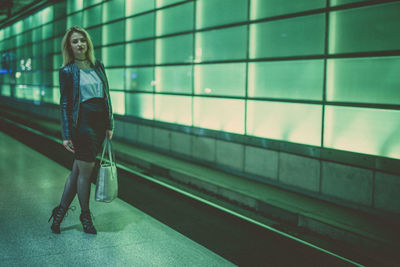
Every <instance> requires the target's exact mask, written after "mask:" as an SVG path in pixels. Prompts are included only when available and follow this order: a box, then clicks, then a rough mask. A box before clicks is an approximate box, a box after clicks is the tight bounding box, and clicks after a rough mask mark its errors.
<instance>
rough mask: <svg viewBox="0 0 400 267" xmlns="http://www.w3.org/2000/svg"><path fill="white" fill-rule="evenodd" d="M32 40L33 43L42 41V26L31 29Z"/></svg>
mask: <svg viewBox="0 0 400 267" xmlns="http://www.w3.org/2000/svg"><path fill="white" fill-rule="evenodd" d="M32 40H33V42H34V43H36V42H40V41H42V27H39V28H36V29H34V30H33V32H32Z"/></svg>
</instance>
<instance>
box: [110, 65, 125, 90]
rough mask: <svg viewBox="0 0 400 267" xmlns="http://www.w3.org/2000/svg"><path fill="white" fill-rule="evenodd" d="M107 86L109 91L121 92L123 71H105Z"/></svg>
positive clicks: (123, 78)
mask: <svg viewBox="0 0 400 267" xmlns="http://www.w3.org/2000/svg"><path fill="white" fill-rule="evenodd" d="M106 73H107V78H108V84H109V85H110V89H111V90H113V89H117V90H123V89H124V81H125V75H124V69H106Z"/></svg>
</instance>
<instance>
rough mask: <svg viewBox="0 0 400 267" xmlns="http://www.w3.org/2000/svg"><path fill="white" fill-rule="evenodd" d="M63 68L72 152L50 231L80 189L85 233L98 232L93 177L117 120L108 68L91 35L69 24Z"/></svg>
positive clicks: (64, 117) (65, 133) (67, 141)
mask: <svg viewBox="0 0 400 267" xmlns="http://www.w3.org/2000/svg"><path fill="white" fill-rule="evenodd" d="M61 47H62V54H63V66H62V67H61V69H60V72H59V79H60V93H61V97H60V107H61V124H62V137H63V145H64V147H65V148H66V149H67V150H68V151H70V152H72V153H74V163H73V166H72V172H71V174H70V175H69V177H68V179H67V181H66V183H65V188H64V193H63V194H62V197H61V202H60V204H59V205H58V206H57V207H55V208H54V209H53V213H52V215H51V216H50V219H49V221H50V220H51V218H53V223H52V225H51V230H52V231H53V233H57V234H59V233H60V224H61V222H62V220H63V218H64V216H65V213H66V212H67V210H68V209H69V205H70V204H71V202H72V200H73V199H74V197H75V194H76V193H78V198H79V204H80V206H81V215H80V220H81V222H82V226H83V230H84V231H85V233H89V234H96V233H97V231H96V229H95V227H94V226H93V222H92V218H91V214H90V210H89V195H90V176H91V173H92V170H93V167H94V164H95V159H96V156H97V154H98V152H99V150H100V149H101V146H102V144H103V141H104V139H105V138H106V137H107V138H109V139H111V138H112V135H113V128H114V119H113V115H112V107H111V100H110V94H109V88H108V81H107V77H106V73H105V71H104V66H103V64H101V63H100V62H99V61H98V60H96V59H95V57H94V52H93V44H92V41H91V40H90V36H89V34H88V33H87V32H86V31H85V30H84V29H82V28H80V27H77V26H74V27H72V28H70V29H69V30H68V31H67V32H66V34H65V35H64V38H63V40H62V44H61Z"/></svg>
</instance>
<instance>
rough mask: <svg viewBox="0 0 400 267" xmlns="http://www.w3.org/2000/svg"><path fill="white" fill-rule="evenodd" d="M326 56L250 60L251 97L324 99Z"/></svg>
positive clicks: (249, 88) (249, 90)
mask: <svg viewBox="0 0 400 267" xmlns="http://www.w3.org/2000/svg"><path fill="white" fill-rule="evenodd" d="M323 78H324V62H323V60H289V61H270V62H257V63H249V73H248V84H249V86H248V92H249V93H248V95H249V97H271V98H287V99H309V100H322V92H323V90H322V87H323Z"/></svg>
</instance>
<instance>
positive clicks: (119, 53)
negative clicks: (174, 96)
mask: <svg viewBox="0 0 400 267" xmlns="http://www.w3.org/2000/svg"><path fill="white" fill-rule="evenodd" d="M124 54H125V53H124V46H123V45H115V46H109V47H103V48H102V60H103V63H104V65H105V66H123V65H124V63H125V57H124Z"/></svg>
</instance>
